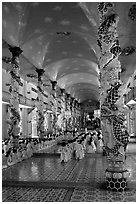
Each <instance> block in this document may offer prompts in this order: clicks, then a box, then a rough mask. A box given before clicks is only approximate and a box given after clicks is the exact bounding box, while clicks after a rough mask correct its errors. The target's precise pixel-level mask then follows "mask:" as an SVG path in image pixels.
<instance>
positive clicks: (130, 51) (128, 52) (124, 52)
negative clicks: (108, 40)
mask: <svg viewBox="0 0 138 204" xmlns="http://www.w3.org/2000/svg"><path fill="white" fill-rule="evenodd" d="M135 51H136V48H135V47H134V46H129V47H126V48H124V49H122V51H121V56H128V55H132V54H133V53H134V52H135Z"/></svg>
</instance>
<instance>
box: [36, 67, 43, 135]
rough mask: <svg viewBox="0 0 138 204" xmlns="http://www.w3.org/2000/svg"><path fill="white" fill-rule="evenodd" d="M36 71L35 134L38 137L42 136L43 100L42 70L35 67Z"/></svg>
mask: <svg viewBox="0 0 138 204" xmlns="http://www.w3.org/2000/svg"><path fill="white" fill-rule="evenodd" d="M36 72H37V75H38V85H37V88H38V107H37V110H38V123H37V134H38V137H40V138H43V137H44V133H45V130H44V120H45V118H44V113H43V111H44V102H43V92H44V91H43V74H44V72H45V71H44V70H43V69H38V68H36Z"/></svg>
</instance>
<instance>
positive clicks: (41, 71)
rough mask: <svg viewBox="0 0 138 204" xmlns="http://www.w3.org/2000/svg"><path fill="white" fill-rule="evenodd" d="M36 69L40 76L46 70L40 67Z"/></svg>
mask: <svg viewBox="0 0 138 204" xmlns="http://www.w3.org/2000/svg"><path fill="white" fill-rule="evenodd" d="M35 71H36V72H37V74H38V76H42V75H43V74H44V72H45V70H44V69H38V68H36V69H35Z"/></svg>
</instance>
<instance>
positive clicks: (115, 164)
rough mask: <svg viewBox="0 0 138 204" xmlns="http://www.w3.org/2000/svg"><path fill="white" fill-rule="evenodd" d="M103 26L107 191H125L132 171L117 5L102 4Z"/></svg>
mask: <svg viewBox="0 0 138 204" xmlns="http://www.w3.org/2000/svg"><path fill="white" fill-rule="evenodd" d="M98 11H99V17H100V25H99V29H98V40H97V42H98V46H99V47H100V51H101V54H100V58H99V69H100V76H99V81H100V108H101V123H102V134H103V139H104V152H105V154H106V156H107V160H108V167H107V169H106V172H105V176H106V184H107V188H108V189H110V190H116V191H123V190H124V189H125V188H126V186H127V178H128V176H129V172H128V170H127V169H126V167H125V161H126V154H125V151H126V147H127V144H128V133H127V131H126V129H125V126H124V121H125V115H124V111H125V110H124V109H123V105H124V101H123V97H120V96H121V85H122V83H121V80H120V72H121V64H120V61H119V60H118V57H119V55H120V53H121V48H120V45H119V40H118V34H117V24H118V22H119V17H118V15H117V14H116V13H115V10H114V3H106V2H103V3H99V4H98Z"/></svg>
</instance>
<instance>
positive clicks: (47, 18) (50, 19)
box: [44, 16, 53, 23]
mask: <svg viewBox="0 0 138 204" xmlns="http://www.w3.org/2000/svg"><path fill="white" fill-rule="evenodd" d="M52 20H53V18H51V17H48V16H47V17H45V18H44V22H46V23H51V22H52Z"/></svg>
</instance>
